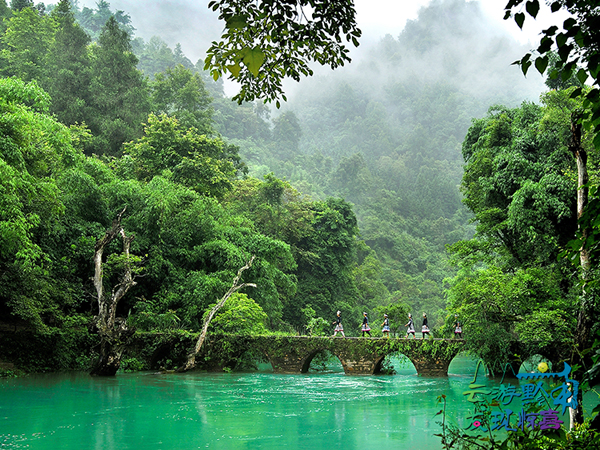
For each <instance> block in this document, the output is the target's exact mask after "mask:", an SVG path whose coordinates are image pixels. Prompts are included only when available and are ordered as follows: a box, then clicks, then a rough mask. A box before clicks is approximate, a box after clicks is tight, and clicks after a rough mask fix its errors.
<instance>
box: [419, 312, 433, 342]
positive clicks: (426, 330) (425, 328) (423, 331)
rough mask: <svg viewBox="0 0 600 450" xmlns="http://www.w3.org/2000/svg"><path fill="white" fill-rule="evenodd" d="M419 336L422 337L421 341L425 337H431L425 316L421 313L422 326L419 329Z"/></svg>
mask: <svg viewBox="0 0 600 450" xmlns="http://www.w3.org/2000/svg"><path fill="white" fill-rule="evenodd" d="M421 334H422V335H423V339H425V335H427V336H429V337H431V336H430V335H429V327H428V326H427V314H426V313H423V326H422V327H421Z"/></svg>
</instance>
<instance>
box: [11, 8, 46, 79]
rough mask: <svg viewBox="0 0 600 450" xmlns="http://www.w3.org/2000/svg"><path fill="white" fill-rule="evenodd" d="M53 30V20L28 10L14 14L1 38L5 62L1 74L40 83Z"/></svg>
mask: <svg viewBox="0 0 600 450" xmlns="http://www.w3.org/2000/svg"><path fill="white" fill-rule="evenodd" d="M54 28H55V23H54V21H53V20H51V19H50V18H49V17H48V16H42V15H40V14H38V13H37V12H36V11H34V10H33V9H31V8H24V9H22V10H21V11H16V12H15V13H14V14H13V16H12V17H11V18H10V19H9V21H8V27H7V29H6V32H5V33H4V35H2V36H1V38H0V39H1V40H2V44H3V50H2V53H1V54H0V59H2V60H4V61H5V64H3V65H4V68H3V70H2V74H3V75H5V76H16V77H19V78H21V79H22V80H23V81H31V80H38V81H42V80H43V78H44V75H45V74H44V67H45V64H46V60H47V54H48V49H49V48H50V46H51V45H52V41H53V39H54Z"/></svg>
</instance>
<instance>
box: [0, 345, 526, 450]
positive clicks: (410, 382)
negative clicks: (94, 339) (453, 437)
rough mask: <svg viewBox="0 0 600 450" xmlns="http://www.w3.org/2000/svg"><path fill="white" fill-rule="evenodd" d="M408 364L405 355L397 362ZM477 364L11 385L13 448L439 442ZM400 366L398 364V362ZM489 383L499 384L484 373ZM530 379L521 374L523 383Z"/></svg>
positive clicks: (5, 432)
mask: <svg viewBox="0 0 600 450" xmlns="http://www.w3.org/2000/svg"><path fill="white" fill-rule="evenodd" d="M395 365H397V361H396V364H395ZM475 366H476V363H475V361H473V360H472V359H469V358H467V357H463V356H458V357H457V358H455V360H454V361H453V362H452V364H451V366H450V375H449V376H448V377H447V378H427V377H421V376H417V374H416V372H415V370H414V367H413V366H412V365H410V367H404V368H400V369H398V373H397V374H396V375H378V376H346V375H344V374H343V372H341V366H340V367H339V368H337V369H333V370H331V371H328V372H327V373H308V374H303V375H276V374H274V373H272V372H271V373H269V372H267V371H258V372H250V373H219V374H211V373H187V374H156V373H149V372H143V373H133V374H129V373H119V374H118V375H117V376H116V377H113V378H94V377H90V376H89V375H87V374H85V373H60V374H45V375H35V376H29V377H24V378H16V379H2V380H0V448H1V449H21V448H28V449H52V450H55V449H61V450H68V449H98V450H100V449H102V450H111V449H197V448H210V449H232V450H235V449H282V448H284V449H311V450H321V449H344V450H354V449H357V450H358V449H380V448H381V449H383V448H393V449H418V450H427V449H439V448H440V447H441V444H440V439H439V438H438V437H436V436H434V434H436V433H439V432H440V425H439V421H440V420H441V417H442V416H441V415H436V413H437V412H438V411H440V409H441V408H440V404H438V397H439V396H440V395H442V394H445V395H446V398H447V411H448V414H447V418H448V420H451V421H453V422H455V423H457V424H459V425H460V426H467V425H468V423H467V422H468V419H467V417H468V416H469V415H470V414H471V411H472V405H471V404H469V402H468V401H466V396H465V395H463V392H464V391H466V390H467V389H468V386H469V383H470V382H471V381H472V380H473V376H474V373H475ZM397 367H398V366H397ZM477 381H478V382H479V383H485V384H486V385H487V386H489V387H494V386H498V385H499V380H490V379H487V378H486V377H484V376H479V377H478V379H477ZM512 382H513V383H515V384H518V381H516V380H513V381H512Z"/></svg>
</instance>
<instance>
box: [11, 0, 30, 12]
mask: <svg viewBox="0 0 600 450" xmlns="http://www.w3.org/2000/svg"><path fill="white" fill-rule="evenodd" d="M25 8H33V1H32V0H10V9H12V10H13V11H21V10H22V9H25Z"/></svg>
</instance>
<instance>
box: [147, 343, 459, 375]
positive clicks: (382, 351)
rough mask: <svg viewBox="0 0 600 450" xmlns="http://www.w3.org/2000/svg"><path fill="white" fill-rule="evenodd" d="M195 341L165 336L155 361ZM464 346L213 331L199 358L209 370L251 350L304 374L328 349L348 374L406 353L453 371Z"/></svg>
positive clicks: (424, 370) (440, 370)
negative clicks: (233, 333)
mask: <svg viewBox="0 0 600 450" xmlns="http://www.w3.org/2000/svg"><path fill="white" fill-rule="evenodd" d="M147 344H148V343H146V348H148V347H147ZM191 347H193V340H192V339H189V342H182V341H181V340H180V341H177V342H175V343H174V342H173V340H168V339H165V340H163V342H162V343H161V344H159V345H157V346H155V350H154V351H153V353H152V356H151V357H150V358H149V359H150V361H149V363H150V366H151V367H153V368H158V367H156V365H157V364H156V361H158V360H160V359H161V358H164V357H165V355H170V356H169V358H170V359H172V360H173V361H177V360H180V361H183V360H184V358H185V354H184V352H183V351H182V350H183V349H185V350H186V351H187V350H188V349H189V348H191ZM463 347H464V341H462V340H454V339H425V340H422V339H398V338H355V337H347V338H337V337H336V338H331V337H316V336H246V335H212V336H209V337H208V338H207V341H206V342H205V349H204V350H203V353H202V354H201V355H200V357H199V358H196V360H197V361H205V362H204V364H203V368H204V369H207V370H213V371H214V370H223V369H227V368H231V369H232V368H234V367H235V366H236V364H237V362H238V361H239V360H240V358H241V357H242V356H244V354H246V353H247V352H251V353H252V354H253V355H256V356H259V357H264V358H265V359H266V360H268V361H269V362H270V363H271V365H272V366H273V371H274V372H275V373H281V374H284V373H286V374H300V373H306V372H307V371H308V369H309V367H310V363H311V361H312V360H313V358H314V357H315V356H316V355H317V354H318V353H320V352H323V351H325V350H327V351H329V352H331V353H332V354H333V355H335V356H336V357H337V358H338V359H339V360H340V362H341V364H342V367H343V368H344V372H345V373H346V374H347V375H372V374H377V373H379V371H380V369H381V364H382V362H383V360H384V359H385V357H386V356H387V355H389V354H392V353H401V354H403V355H405V356H406V357H408V358H409V359H410V361H411V362H412V363H413V364H414V366H415V368H416V369H417V373H418V374H419V375H428V376H447V375H448V366H449V365H450V362H451V361H452V359H453V358H454V357H455V356H456V355H457V354H458V353H459V352H460V351H461V350H462V349H463ZM177 353H178V354H177Z"/></svg>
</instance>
